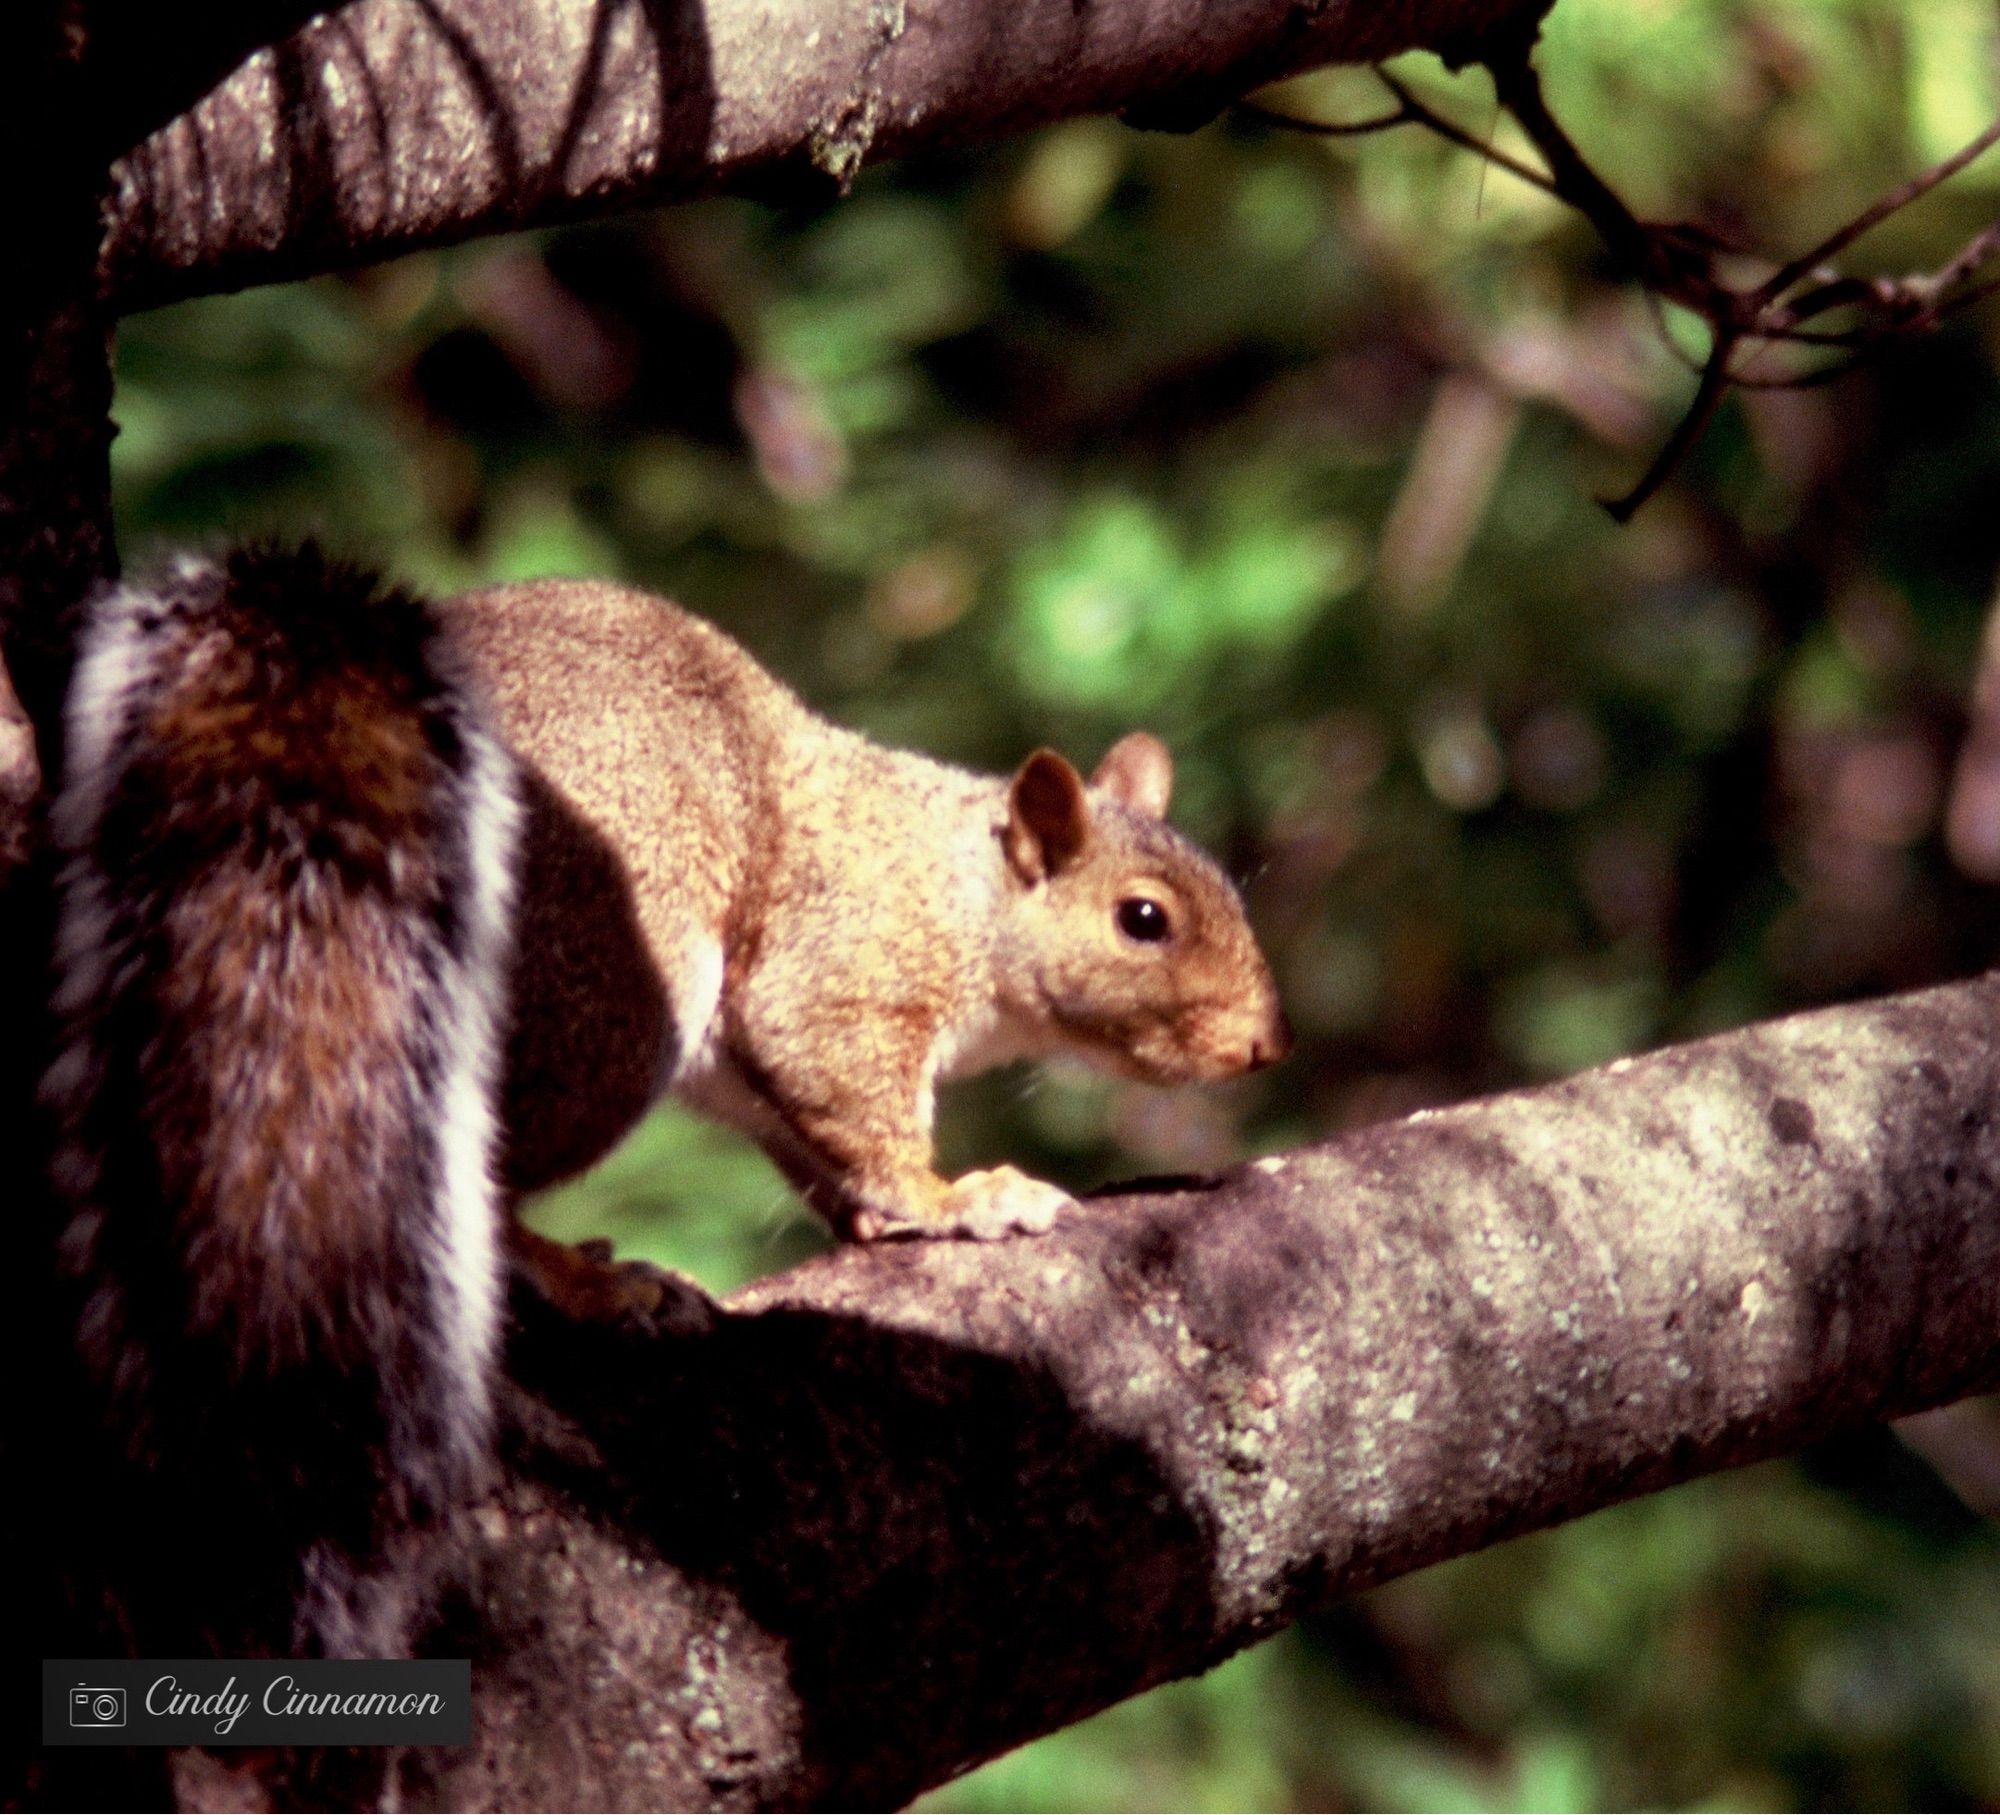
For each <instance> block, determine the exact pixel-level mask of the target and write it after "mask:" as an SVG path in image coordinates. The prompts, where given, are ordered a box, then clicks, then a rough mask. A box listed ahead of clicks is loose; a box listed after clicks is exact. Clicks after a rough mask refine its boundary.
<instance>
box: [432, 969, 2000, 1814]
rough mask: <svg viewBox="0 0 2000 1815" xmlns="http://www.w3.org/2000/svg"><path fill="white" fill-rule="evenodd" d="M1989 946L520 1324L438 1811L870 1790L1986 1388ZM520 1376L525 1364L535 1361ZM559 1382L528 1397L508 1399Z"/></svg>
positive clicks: (808, 1796) (1996, 1214) (1996, 1276)
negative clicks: (1136, 1174)
mask: <svg viewBox="0 0 2000 1815" xmlns="http://www.w3.org/2000/svg"><path fill="white" fill-rule="evenodd" d="M1997 1016H2000V984H1996V983H1995V982H1993V981H1980V982H1975V983H1968V984H1961V985H1956V986H1953V987H1951V988H1947V989H1941V990H1935V991H1931V992H1928V993H1925V994H1922V995H1916V996H1908V997H1902V998H1897V999H1891V1000H1888V1001H1884V1002H1878V1003H1873V1004H1869V1005H1866V1006H1861V1007H1853V1008H1841V1009H1836V1010H1832V1011H1828V1012H1824V1013H1820V1014H1815V1015H1810V1016H1804V1017H1801V1018H1799V1019H1796V1020H1792V1021H1786V1022H1779V1023H1773V1024H1771V1025H1767V1026H1764V1027H1759V1028H1752V1029H1750V1030H1748V1031H1745V1032H1742V1033H1737V1034H1731V1035H1727V1036H1725V1037H1722V1038H1720V1039H1715V1040H1711V1041H1708V1042H1705V1043H1702V1044H1700V1045H1696V1046H1689V1047H1683V1048H1680V1049H1677V1050H1673V1051H1668V1052H1663V1053H1659V1054H1656V1055H1654V1056H1652V1057H1649V1058H1644V1059H1640V1060H1636V1061H1628V1062H1623V1063H1621V1064H1619V1065H1614V1066H1612V1067H1610V1068H1608V1069H1606V1070H1603V1071H1599V1072H1595V1073H1591V1074H1589V1075H1586V1076H1584V1077H1581V1078H1577V1079H1574V1080H1571V1081H1570V1082H1567V1083H1563V1084H1559V1085H1554V1086H1551V1087H1549V1088H1547V1089H1543V1090H1537V1091H1531V1092H1524V1093H1521V1094H1518V1095H1514V1096H1510V1097H1503V1098H1499V1099H1496V1100H1494V1101H1491V1102H1487V1103H1480V1104H1473V1105H1470V1106H1467V1107H1464V1108H1460V1109H1454V1110H1449V1111H1445V1112H1441V1113H1435V1114H1430V1115H1425V1116H1420V1117H1417V1118H1414V1119H1412V1120H1410V1121H1408V1122H1403V1123H1400V1124H1395V1125H1388V1126H1383V1127H1379V1128H1374V1129H1370V1130H1366V1131H1364V1132H1362V1133H1360V1134H1357V1135H1353V1136H1350V1137H1348V1138H1346V1139H1345V1140H1341V1141H1337V1142H1334V1143H1332V1144H1330V1145H1328V1146H1325V1147H1322V1148H1318V1149H1315V1150H1312V1151H1309V1152H1305V1153H1301V1154H1298V1155H1295V1156H1292V1157H1291V1158H1289V1159H1287V1160H1285V1161H1284V1162H1282V1163H1277V1162H1264V1163H1261V1164H1259V1165H1254V1166H1249V1167H1245V1168H1242V1169H1240V1170H1239V1171H1237V1172H1236V1173H1234V1174H1232V1175H1230V1176H1228V1177H1226V1178H1224V1179H1221V1180H1219V1181H1216V1182H1215V1183H1213V1184H1212V1185H1209V1186H1205V1187H1198V1188H1188V1189H1184V1190H1178V1191H1172V1192H1168V1193H1165V1194H1155V1195H1150V1196H1135V1197H1130V1198H1123V1199H1115V1200H1107V1201H1103V1202H1099V1203H1096V1204H1093V1205H1091V1206H1089V1207H1088V1208H1087V1211H1086V1213H1085V1214H1083V1215H1080V1216H1077V1217H1075V1218H1073V1219H1070V1220H1067V1221H1066V1222H1065V1223H1063V1224H1062V1225H1061V1226H1059V1228H1058V1229H1057V1231H1056V1232H1055V1233H1054V1234H1053V1235H1051V1236H1049V1237H1047V1238H1045V1239H1037V1240H1019V1241H1013V1242H1007V1243H1001V1244H995V1245H985V1246H982V1245H976V1244H956V1243H934V1244H927V1245H913V1246H907V1247H892V1248H876V1249H872V1250H866V1251H847V1252H843V1253H841V1254H838V1255H835V1256H833V1257H831V1258H829V1259H827V1260H825V1261H822V1262H818V1263H815V1264H813V1265H810V1266H808V1267H805V1268H802V1269H800V1270H799V1271H797V1272H794V1273H791V1274H788V1275H786V1276H784V1277H781V1278H777V1279H773V1280H768V1281H765V1282H763V1283H762V1284H760V1285H758V1286H756V1287H753V1288H752V1289H751V1290H749V1291H748V1292H746V1293H744V1294H742V1295H741V1296H740V1297H739V1298H737V1299H736V1300H734V1301H732V1302H731V1303H730V1304H729V1305H728V1306H726V1307H725V1308H724V1310H723V1312H722V1313H721V1314H719V1315H717V1316H716V1317H715V1318H714V1321H713V1323H712V1324H711V1325H710V1326H709V1327H707V1328H706V1329H705V1330H702V1331H700V1332H699V1333H696V1334H692V1335H683V1336H680V1337H674V1338H662V1339H660V1340H658V1341H656V1342H651V1343H647V1342H643V1341H639V1340H630V1341H614V1340H612V1339H610V1338H608V1337H601V1336H593V1335H592V1333H590V1332H584V1331H577V1330H573V1329H558V1330H554V1331H551V1330H547V1329H543V1328H540V1327H537V1326H534V1325H531V1326H530V1327H529V1329H528V1331H527V1332H526V1334H525V1335H524V1337H523V1339H522V1340H521V1341H519V1342H518V1343H517V1344H516V1349H515V1355H514V1372H515V1375H516V1378H517V1379H518V1380H520V1381H521V1382H522V1383H523V1385H524V1388H526V1389H529V1391H524V1393H523V1394H522V1396H521V1397H520V1399H519V1401H518V1416H517V1422H516V1434H515V1438H514V1441H513V1444H512V1452H511V1453H512V1468H513V1475H512V1480H511V1483H510V1485H509V1487H508V1489H507V1491H506V1492H505V1493H504V1495H503V1496H502V1497H501V1498H500V1499H499V1500H498V1501H497V1502H496V1503H495V1504H494V1505H492V1506H491V1507H489V1508H487V1509H486V1510H485V1511H484V1512H483V1513H481V1514H480V1515H479V1521H478V1523H479V1537H478V1540H477V1551H478V1569H477V1577H476V1579H477V1584H478V1585H477V1588H476V1591H475V1592H474V1594H473V1595H472V1596H471V1598H470V1600H469V1602H468V1603H467V1605H466V1606H465V1607H463V1608H462V1609H460V1610H459V1613H458V1615H457V1617H456V1620H455V1622H454V1624H453V1627H452V1629H451V1630H449V1631H447V1632H446V1633H445V1634H443V1635H442V1637H441V1640H440V1643H441V1644H442V1645H443V1646H444V1648H445V1649H447V1650H456V1649H463V1648H469V1649H470V1650H471V1652H472V1655H473V1657H474V1659H475V1671H474V1677H475V1683H476V1685H477V1688H476V1697H477V1703H478V1714H477V1742H476V1744H475V1746H474V1748H473V1749H472V1750H471V1751H470V1752H467V1753H464V1754H445V1753H440V1754H436V1755H433V1756H430V1757H428V1758H424V1759H420V1760H418V1761H416V1763H415V1765H414V1767H413V1770H414V1772H415V1775H416V1778H417V1781H416V1782H414V1783H407V1784H406V1785H405V1791H406V1794H407V1795H408V1796H409V1797H410V1798H411V1799H412V1800H413V1801H415V1802H418V1803H422V1802H426V1801H428V1802H431V1803H436V1804H441V1805H448V1806H456V1807H489V1806H501V1807H517V1806H530V1807H533V1806H544V1807H546V1806H564V1807H567V1806H607V1807H686V1806H702V1805H710V1804H714V1805H723V1806H729V1807H751V1806H761V1805H779V1806H790V1805H799V1804H806V1803H814V1804H821V1805H828V1804H831V1805H834V1806H848V1807H874V1806H884V1805H890V1804H894V1803H897V1802H899V1801H901V1800H903V1799H904V1798H906V1797H908V1796H910V1795H912V1794H913V1793H915V1792H916V1791H917V1790H919V1789H920V1788H922V1787H923V1786H925V1785H928V1784H933V1783H936V1782H938V1781H939V1780H940V1779H942V1778H944V1777H946V1776H947V1775H949V1774H951V1773H952V1772H955V1771H956V1770H958V1769H960V1768H962V1767H963V1766H965V1765H967V1764H969V1763H972V1762H974V1761H976V1760H978V1759H981V1758H984V1757H986V1756H988V1755H990V1754H992V1753H994V1752H996V1751H998V1750H1000V1749H1002V1748H1003V1747H1007V1746H1011V1745H1014V1744H1016V1743H1018V1742H1019V1741H1021V1740H1023V1739H1026V1738H1028V1737H1030V1736H1031V1735H1034V1734H1037V1733H1041V1732H1045V1731H1048V1730H1050V1729H1052V1728H1054V1727H1057V1726H1060V1725H1062V1724H1064V1723H1066V1722H1068V1721H1071V1720H1074V1719H1076V1718H1077V1717H1079V1716H1081V1715H1083V1714H1086V1713H1088V1712H1090V1711H1092V1710H1093V1709H1096V1708H1099V1707H1101V1706H1103V1705H1105V1704H1106V1703H1108V1702H1110V1701H1112V1700H1115V1699H1116V1698H1118V1697H1120V1696H1124V1695H1128V1694H1130V1693H1132V1692H1133V1691H1135V1690H1137V1689H1140V1688H1143V1687H1145V1686H1147V1685H1148V1684H1151V1683H1155V1682H1158V1681H1160V1680H1162V1679H1164V1678H1167V1677H1171V1676H1175V1675H1180V1674H1184V1673H1187V1672H1190V1671H1194V1670H1199V1669H1202V1668H1204V1667H1205V1666H1207V1665H1210V1664H1212V1663H1214V1662H1216V1661H1217V1660H1218V1659H1220V1658H1221V1657H1223V1656H1225V1655H1226V1654H1228V1653H1229V1652H1230V1651H1232V1650H1234V1649H1236V1648H1237V1647H1239V1646H1241V1645H1243V1644H1245V1643H1247V1642H1249V1641H1251V1640H1253V1639H1255V1638H1258V1637H1261V1636H1263V1635H1264V1634H1267V1633H1269V1632H1271V1631H1273V1630H1274V1629H1275V1628H1277V1627H1278V1626H1280V1625H1282V1624H1283V1623H1285V1622H1286V1621H1288V1620H1291V1619H1293V1618H1294V1617H1296V1616H1297V1615H1299V1614H1300V1613H1302V1612H1304V1611H1307V1610H1309V1609H1311V1608H1313V1607H1316V1606H1319V1605H1321V1604H1323V1603H1324V1602H1325V1601H1326V1600H1327V1599H1328V1598H1329V1597H1331V1596H1334V1595H1337V1594H1341V1593H1345V1592H1349V1591H1351V1590H1354V1589H1357V1588H1360V1587H1363V1586H1365V1585H1367V1584H1369V1583H1373V1582H1379V1581H1381V1580H1383V1579H1384V1578H1385V1577H1388V1576H1392V1575H1395V1574H1397V1573H1399V1572H1401V1571H1405V1570H1409V1569H1414V1568H1416V1567H1418V1566H1420V1565H1422V1564H1425V1563H1429V1562H1432V1561H1435V1560H1437V1559H1439V1558H1442V1557H1446V1556H1450V1555H1453V1554H1455V1553H1457V1552H1460V1551H1465V1550H1469V1549H1473V1548H1476V1547H1478V1546H1481V1545H1484V1544H1489V1543H1492V1542H1494V1541H1496V1540H1497V1539H1500V1538H1502V1537H1506V1536H1508V1535H1511V1534H1513V1533H1517V1532H1521V1531H1526V1530H1530V1529H1533V1528H1534V1527H1537V1526H1541V1525H1547V1524H1549V1523H1551V1522H1553V1521H1556V1520H1559V1519H1564V1518H1568V1517H1571V1516H1573V1515H1575V1514H1578V1513H1582V1512H1585V1511H1588V1510H1590V1509H1591V1508H1593V1507H1598V1506H1603V1505H1605V1504H1607V1503H1609V1502H1612V1501H1615V1500H1619V1499H1623V1498H1625V1497H1627V1496H1630V1495H1633V1494H1638V1493H1643V1492H1646V1491H1648V1490H1650V1489H1653V1488H1658V1487H1662V1486H1665V1485H1667V1484H1668V1483H1670V1482H1675V1481H1680V1480H1684V1479H1687V1478H1688V1477H1690V1476H1693V1475H1696V1474H1699V1473H1702V1472H1703V1471H1705V1470H1709V1469H1715V1468H1721V1467H1725V1466H1728V1465H1731V1464H1735V1463H1740V1462H1747V1461H1750V1460H1752V1459H1754V1458H1757V1457H1763V1456H1769V1455H1774V1454H1778V1453H1782V1452H1785V1451H1788V1450H1793V1449H1796V1448H1797V1447H1799V1446H1800V1445H1802V1444H1805V1443H1807V1442H1809V1441H1811V1440H1813V1439H1815V1438H1817V1437H1820V1436H1823V1435H1825V1434H1826V1433H1828V1432H1831V1431H1834V1430H1837V1429H1839V1428H1840V1427H1842V1426H1845V1425H1851V1424H1854V1423H1857V1422H1860V1421H1863V1420H1870V1419H1878V1418H1884V1417H1889V1416H1892V1415H1898V1414H1902V1413H1907V1412H1910V1411H1913V1410H1916V1409H1918V1408H1920V1407H1923V1406H1927V1405H1931V1404H1935V1403H1938V1402H1940V1401H1944V1400H1949V1399H1951V1398H1953V1397H1954V1396H1957V1395H1960V1394H1964V1393H1967V1392H1970V1391H1974V1390H1978V1389H1981V1388H1985V1387H1988V1386H1990V1385H1992V1384H1994V1383H1995V1382H1996V1381H2000V1345H1997V1344H1996V1332H2000V1190H1996V1187H1997V1186H2000V1125H1996V1119H1995V1112H1994V1105H1995V1103H1996V1102H2000V1043H1996V1042H1995V1041H1994V1039H1993V1037H1992V1029H1993V1026H1994V1024H1995V1020H1996V1017H1997ZM530 1392H531V1393H532V1395H534V1396H532V1397H531V1396H530ZM552 1408H560V1409H552Z"/></svg>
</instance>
